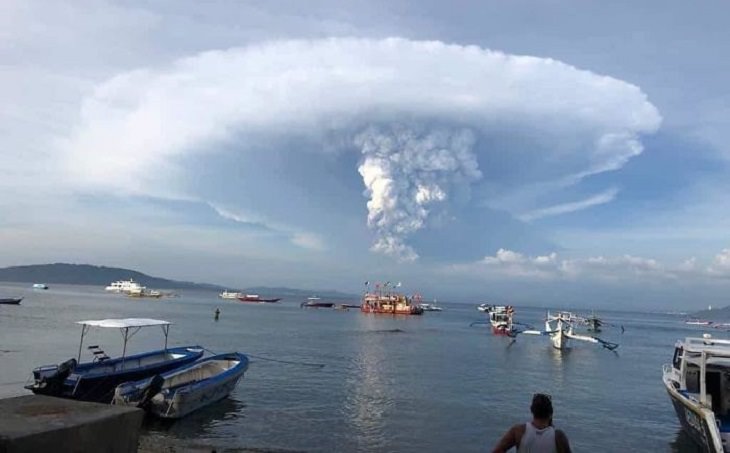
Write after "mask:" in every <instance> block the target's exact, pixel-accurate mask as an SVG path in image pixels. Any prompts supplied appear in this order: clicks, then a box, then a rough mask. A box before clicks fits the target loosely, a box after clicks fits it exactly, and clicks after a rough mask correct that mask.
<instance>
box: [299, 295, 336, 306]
mask: <svg viewBox="0 0 730 453" xmlns="http://www.w3.org/2000/svg"><path fill="white" fill-rule="evenodd" d="M299 306H300V307H302V308H332V307H334V306H335V303H334V302H324V301H322V299H320V298H319V297H307V300H306V301H305V302H302V303H301V304H299Z"/></svg>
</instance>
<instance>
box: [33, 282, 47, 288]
mask: <svg viewBox="0 0 730 453" xmlns="http://www.w3.org/2000/svg"><path fill="white" fill-rule="evenodd" d="M33 289H48V285H46V284H45V283H33Z"/></svg>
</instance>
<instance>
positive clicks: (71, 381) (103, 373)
mask: <svg viewBox="0 0 730 453" xmlns="http://www.w3.org/2000/svg"><path fill="white" fill-rule="evenodd" d="M78 324H81V326H82V327H81V341H80V342H79V351H78V357H77V358H72V359H70V360H67V361H66V362H63V363H61V364H59V365H50V366H42V367H38V368H36V369H34V370H33V380H34V382H33V384H31V385H28V386H26V388H27V389H28V390H31V391H32V392H33V393H36V394H41V395H50V396H58V397H62V398H71V399H77V400H83V401H95V402H101V403H110V402H111V400H112V398H113V396H114V389H115V388H116V386H117V385H119V384H121V383H123V382H128V381H134V380H139V379H144V378H148V377H150V376H154V375H157V374H159V373H164V372H166V371H170V370H173V369H176V368H178V367H181V366H183V365H187V364H189V363H192V362H194V361H196V360H198V359H200V358H201V357H202V356H203V348H202V347H200V346H185V347H174V348H168V347H167V340H168V335H169V329H170V323H169V322H167V321H161V320H156V319H140V318H127V319H102V320H92V321H79V323H78ZM152 326H159V327H161V328H162V332H163V334H164V336H165V345H164V348H163V349H160V350H156V351H150V352H144V353H139V354H134V355H127V343H128V341H129V339H131V337H132V336H134V334H136V333H137V332H138V331H139V330H140V329H141V328H143V327H152ZM91 327H102V328H117V329H119V330H120V331H121V333H122V338H123V341H124V346H123V352H122V355H121V356H120V357H117V358H111V357H109V356H107V355H106V353H105V352H104V351H103V350H102V349H101V348H100V347H99V346H98V345H92V346H89V347H88V349H89V351H90V352H91V353H92V355H93V357H94V358H93V360H92V361H90V362H85V363H81V351H82V349H83V344H84V338H85V336H86V334H87V333H88V331H89V329H90V328H91Z"/></svg>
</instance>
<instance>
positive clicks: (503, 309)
mask: <svg viewBox="0 0 730 453" xmlns="http://www.w3.org/2000/svg"><path fill="white" fill-rule="evenodd" d="M514 313H515V309H514V308H512V306H511V305H493V306H491V308H490V309H489V310H488V311H487V315H488V316H489V324H491V325H492V332H493V333H494V334H496V335H512V333H513V331H514V326H513V325H512V317H513V316H514Z"/></svg>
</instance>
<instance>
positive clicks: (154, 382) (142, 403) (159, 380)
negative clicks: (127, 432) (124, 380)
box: [137, 374, 165, 408]
mask: <svg viewBox="0 0 730 453" xmlns="http://www.w3.org/2000/svg"><path fill="white" fill-rule="evenodd" d="M164 383H165V378H163V377H162V376H160V375H159V374H156V375H155V376H154V377H152V379H150V383H149V384H147V385H146V386H145V387H144V389H142V397H141V398H140V399H139V403H137V407H141V408H145V407H146V406H147V405H149V404H150V401H152V398H154V396H155V395H157V394H158V393H160V391H161V390H162V385H163V384H164Z"/></svg>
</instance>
